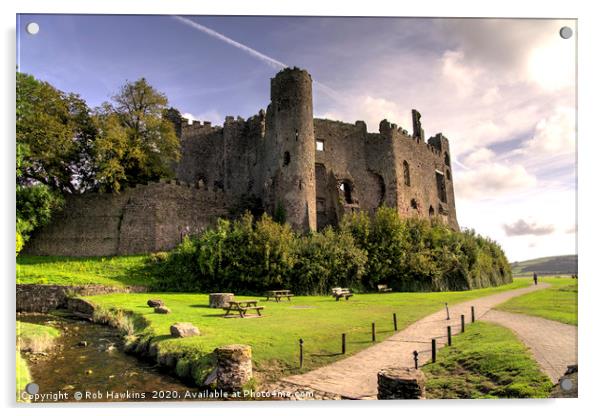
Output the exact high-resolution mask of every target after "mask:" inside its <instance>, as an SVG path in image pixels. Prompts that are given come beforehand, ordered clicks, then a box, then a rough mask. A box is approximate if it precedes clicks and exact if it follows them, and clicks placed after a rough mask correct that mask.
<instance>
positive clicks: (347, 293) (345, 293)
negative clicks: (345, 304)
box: [332, 287, 353, 302]
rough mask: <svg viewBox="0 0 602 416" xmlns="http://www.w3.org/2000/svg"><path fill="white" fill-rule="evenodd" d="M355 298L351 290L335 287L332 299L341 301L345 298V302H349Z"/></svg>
mask: <svg viewBox="0 0 602 416" xmlns="http://www.w3.org/2000/svg"><path fill="white" fill-rule="evenodd" d="M351 296H353V293H352V292H351V290H349V289H348V288H346V287H335V288H332V297H333V298H335V299H336V300H337V302H338V301H339V299H341V298H345V300H349V298H350V297H351Z"/></svg>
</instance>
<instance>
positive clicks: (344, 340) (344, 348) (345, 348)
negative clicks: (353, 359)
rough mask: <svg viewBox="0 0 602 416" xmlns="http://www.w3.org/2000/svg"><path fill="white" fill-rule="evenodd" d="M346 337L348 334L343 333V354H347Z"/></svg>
mask: <svg viewBox="0 0 602 416" xmlns="http://www.w3.org/2000/svg"><path fill="white" fill-rule="evenodd" d="M346 338H347V336H346V335H345V334H342V335H341V354H345V352H346V351H347V346H346V345H345V344H346V341H347V340H346Z"/></svg>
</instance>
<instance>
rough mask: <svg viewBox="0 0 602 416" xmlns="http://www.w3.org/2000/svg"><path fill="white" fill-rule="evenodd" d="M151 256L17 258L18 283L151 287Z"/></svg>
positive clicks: (21, 256) (23, 256)
mask: <svg viewBox="0 0 602 416" xmlns="http://www.w3.org/2000/svg"><path fill="white" fill-rule="evenodd" d="M146 258H147V256H145V255H140V256H116V257H83V258H78V257H59V256H25V255H20V256H18V257H17V283H37V284H55V285H90V284H95V285H106V286H120V287H121V286H147V285H148V284H149V283H150V281H151V279H152V275H151V274H150V273H148V272H146V271H145V268H144V266H145V259H146Z"/></svg>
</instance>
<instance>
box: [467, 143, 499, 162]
mask: <svg viewBox="0 0 602 416" xmlns="http://www.w3.org/2000/svg"><path fill="white" fill-rule="evenodd" d="M494 157H495V153H494V152H493V151H491V150H490V149H488V148H486V147H482V148H480V149H477V150H475V151H474V152H472V153H471V154H469V155H468V156H467V157H465V158H464V159H462V163H463V164H464V165H466V166H477V165H481V164H483V163H487V162H490V161H491V160H492V159H493V158H494Z"/></svg>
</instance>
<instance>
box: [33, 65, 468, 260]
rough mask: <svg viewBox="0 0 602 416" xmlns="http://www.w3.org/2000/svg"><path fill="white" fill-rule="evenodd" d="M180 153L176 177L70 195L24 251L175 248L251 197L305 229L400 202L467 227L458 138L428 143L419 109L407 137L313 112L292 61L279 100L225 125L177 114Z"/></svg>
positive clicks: (406, 211) (280, 79)
mask: <svg viewBox="0 0 602 416" xmlns="http://www.w3.org/2000/svg"><path fill="white" fill-rule="evenodd" d="M169 118H170V119H171V121H172V122H173V123H174V126H175V128H176V133H177V135H178V137H179V138H180V141H181V153H182V157H181V160H180V161H179V163H178V164H177V166H176V169H175V170H176V178H177V180H175V181H161V182H158V183H150V184H148V185H138V186H137V187H134V188H127V189H125V190H123V191H122V192H121V193H119V194H101V193H90V194H85V195H79V196H71V197H68V198H67V204H66V207H65V209H64V210H63V211H62V212H61V213H60V214H58V215H57V216H56V217H55V218H54V220H53V221H52V223H51V224H50V225H49V226H47V227H45V228H43V229H41V230H39V231H38V232H36V233H35V234H34V236H33V237H32V239H31V240H30V242H29V243H28V247H26V251H27V252H28V253H30V254H39V255H70V256H91V255H96V256H107V255H115V254H136V253H146V252H153V251H161V250H167V249H170V248H173V247H174V246H175V245H177V244H178V243H179V242H180V241H181V240H182V238H183V236H184V235H188V234H196V233H199V232H201V231H202V230H203V229H205V228H206V227H207V226H209V225H211V224H213V223H214V222H215V221H216V219H217V218H218V217H226V216H230V215H233V213H234V212H235V211H237V209H239V210H240V207H242V206H244V202H245V201H246V202H247V203H248V202H249V201H252V202H253V204H254V205H255V207H256V208H259V209H261V210H262V211H265V212H267V213H269V214H271V215H275V214H277V215H279V214H281V215H283V216H284V217H285V219H286V221H287V222H288V223H290V224H291V226H292V227H293V228H294V229H296V230H298V231H302V232H304V231H311V230H319V229H321V228H323V227H325V226H327V225H336V224H337V223H338V221H339V220H340V219H341V217H342V216H343V215H344V214H345V213H348V212H355V211H359V210H362V211H367V212H369V213H373V212H374V211H375V210H376V209H377V208H378V207H379V206H382V205H386V206H390V207H394V208H395V209H396V210H397V212H398V213H399V215H400V217H409V216H413V215H415V216H419V217H423V218H431V217H438V218H440V219H441V220H442V221H443V222H445V223H447V224H448V225H449V226H450V227H452V228H454V229H458V228H459V227H458V222H457V220H456V209H455V202H454V188H453V181H452V173H451V163H450V150H449V142H448V140H447V138H445V137H444V136H443V135H442V134H441V133H439V134H437V135H436V136H434V137H431V138H429V139H428V141H426V142H425V139H424V130H423V129H422V126H421V121H420V113H419V112H418V111H416V110H412V124H413V126H412V127H413V132H412V134H411V135H410V134H409V133H408V132H407V131H406V130H404V129H402V128H401V127H398V126H397V125H396V124H393V123H390V122H389V121H387V120H383V121H381V123H380V126H379V132H378V133H369V132H368V131H367V129H366V123H365V122H363V121H356V122H355V124H348V123H343V122H340V121H332V120H326V119H317V118H314V115H313V103H312V79H311V76H310V74H309V73H308V72H307V71H305V70H301V69H298V68H286V69H283V70H282V71H280V72H279V73H278V74H277V75H276V76H275V77H274V78H272V80H271V102H270V104H269V105H268V107H267V110H266V111H265V112H264V111H263V110H261V111H260V112H259V114H257V115H255V116H253V117H251V118H249V119H248V120H244V119H242V118H240V117H239V118H237V119H235V118H234V117H226V120H225V122H224V125H223V126H219V127H217V126H211V123H208V122H204V123H202V124H201V122H199V121H193V122H192V124H189V121H188V120H187V119H184V118H181V117H180V115H179V113H178V112H177V111H172V112H171V113H170V114H169Z"/></svg>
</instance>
